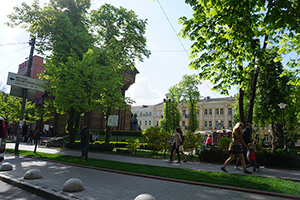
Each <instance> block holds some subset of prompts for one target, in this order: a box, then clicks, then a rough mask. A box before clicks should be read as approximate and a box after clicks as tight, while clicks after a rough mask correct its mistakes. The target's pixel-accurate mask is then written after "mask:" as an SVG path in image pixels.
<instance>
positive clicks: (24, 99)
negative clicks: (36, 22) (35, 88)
mask: <svg viewBox="0 0 300 200" xmlns="http://www.w3.org/2000/svg"><path fill="white" fill-rule="evenodd" d="M29 45H31V48H30V54H29V60H28V65H27V72H26V76H28V77H30V76H31V66H32V62H33V52H34V47H35V36H34V37H32V38H31V40H30V41H29ZM22 96H23V99H22V107H21V115H20V121H19V126H18V132H17V139H16V146H15V152H17V151H18V150H19V144H20V135H21V132H22V125H23V118H24V110H25V105H26V99H27V89H25V88H23V95H22Z"/></svg>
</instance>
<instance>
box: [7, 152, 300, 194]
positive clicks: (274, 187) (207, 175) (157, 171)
mask: <svg viewBox="0 0 300 200" xmlns="http://www.w3.org/2000/svg"><path fill="white" fill-rule="evenodd" d="M6 152H8V153H14V150H13V149H6ZM19 154H21V155H24V156H32V157H37V158H44V159H49V160H55V161H61V162H66V163H73V164H80V165H85V166H92V167H99V168H106V169H113V170H119V171H125V172H133V173H138V174H146V175H153V176H158V177H166V178H174V179H179V180H187V181H195V182H202V183H210V184H216V185H225V186H233V187H240V188H247V189H254V190H260V191H267V192H275V193H282V194H289V195H296V196H300V190H299V188H300V182H297V181H292V180H285V179H278V178H265V177H257V176H251V175H250V176H245V175H239V174H230V173H218V172H207V171H199V170H190V169H178V168H169V167H159V166H151V165H142V164H133V163H124V162H116V161H110V160H101V159H93V158H89V159H88V161H85V160H84V158H82V157H75V156H66V155H59V154H48V153H41V152H38V153H36V154H35V153H34V152H32V151H24V150H19Z"/></svg>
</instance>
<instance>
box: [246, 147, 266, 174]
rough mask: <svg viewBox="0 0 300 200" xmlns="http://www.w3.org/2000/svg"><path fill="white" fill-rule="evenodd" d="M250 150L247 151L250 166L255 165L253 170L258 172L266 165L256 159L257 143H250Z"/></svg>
mask: <svg viewBox="0 0 300 200" xmlns="http://www.w3.org/2000/svg"><path fill="white" fill-rule="evenodd" d="M248 147H249V150H248V151H247V160H248V161H249V162H250V166H252V167H253V171H254V172H257V171H260V170H262V169H264V168H265V166H259V164H257V162H256V159H255V153H254V148H255V145H254V144H253V143H248Z"/></svg>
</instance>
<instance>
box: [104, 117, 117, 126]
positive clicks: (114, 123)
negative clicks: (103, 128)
mask: <svg viewBox="0 0 300 200" xmlns="http://www.w3.org/2000/svg"><path fill="white" fill-rule="evenodd" d="M118 119H119V115H108V123H107V125H108V126H118Z"/></svg>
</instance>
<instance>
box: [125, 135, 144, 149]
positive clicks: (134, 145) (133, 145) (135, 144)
mask: <svg viewBox="0 0 300 200" xmlns="http://www.w3.org/2000/svg"><path fill="white" fill-rule="evenodd" d="M126 142H127V143H128V144H127V145H126V148H128V149H130V150H131V151H134V150H136V149H138V148H140V146H141V143H140V140H139V139H133V138H130V139H127V140H126Z"/></svg>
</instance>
